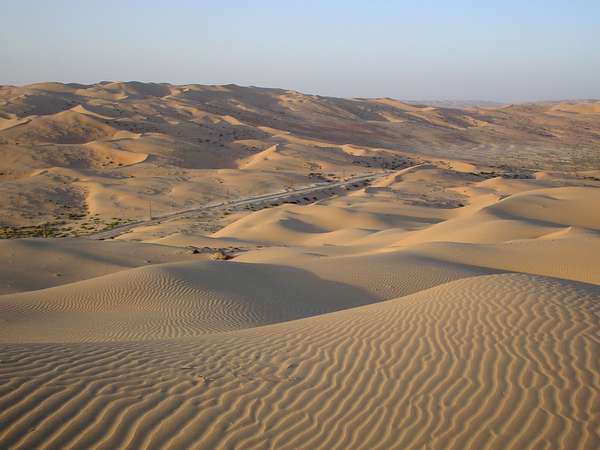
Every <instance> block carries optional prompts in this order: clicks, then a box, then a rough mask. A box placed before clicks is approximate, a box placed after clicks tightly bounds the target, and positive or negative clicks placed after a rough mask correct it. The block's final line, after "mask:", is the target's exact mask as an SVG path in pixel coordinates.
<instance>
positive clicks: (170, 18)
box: [0, 0, 600, 102]
mask: <svg viewBox="0 0 600 450" xmlns="http://www.w3.org/2000/svg"><path fill="white" fill-rule="evenodd" d="M103 80H111V81H112V80H121V81H130V80H138V81H154V82H169V83H174V84H187V83H199V84H228V83H236V84H239V85H252V86H264V87H278V88H285V89H294V90H298V91H301V92H304V93H310V94H320V95H330V96H338V97H393V98H398V99H406V100H490V101H501V102H507V101H510V102H518V101H538V100H556V99H583V98H600V0H587V1H582V0H580V1H578V0H573V1H554V0H546V1H537V0H520V1H514V0H502V1H500V0H497V1H485V0H480V1H466V0H446V1H441V0H440V1H427V0H423V1H382V0H370V1H366V0H365V1H355V0H343V1H342V0H331V1H326V0H322V1H310V0H305V1H293V0H279V1H261V0H254V1H252V0H248V1H235V0H230V1H227V0H221V1H212V0H206V1H202V0H197V1H169V2H167V1H154V0H145V1H127V0H121V1H114V0H103V1H96V0H79V1H66V0H45V1H42V0H38V1H33V0H19V1H14V0H0V84H14V85H22V84H29V83H34V82H42V81H61V82H78V83H86V84H87V83H95V82H98V81H103Z"/></svg>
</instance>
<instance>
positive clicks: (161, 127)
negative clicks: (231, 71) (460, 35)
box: [0, 81, 600, 450]
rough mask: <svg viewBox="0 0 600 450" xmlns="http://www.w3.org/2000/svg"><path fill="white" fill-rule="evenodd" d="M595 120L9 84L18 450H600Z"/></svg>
mask: <svg viewBox="0 0 600 450" xmlns="http://www.w3.org/2000/svg"><path fill="white" fill-rule="evenodd" d="M448 106H450V107H448ZM596 109H597V105H596V103H594V102H561V103H543V104H529V105H507V106H502V107H500V106H498V105H484V106H481V105H478V104H475V103H470V104H469V105H468V107H465V108H463V107H460V105H459V104H456V103H449V104H443V103H442V104H431V105H422V104H408V103H403V102H399V101H397V100H393V99H387V98H383V99H382V98H378V99H338V98H331V97H322V96H314V95H305V94H302V93H299V92H294V91H288V90H283V89H266V88H254V87H252V88H245V87H240V86H236V85H225V86H200V85H181V86H174V85H169V84H158V83H139V82H118V81H106V82H101V83H97V84H94V85H82V84H60V83H40V84H36V85H30V86H23V87H14V86H9V87H0V160H2V164H1V167H0V194H1V195H0V237H2V238H8V239H2V240H0V260H1V261H2V263H3V264H1V265H0V448H2V449H4V448H15V449H17V448H19V449H21V448H48V449H53V448H56V449H64V448H77V449H79V448H86V449H87V448H102V449H115V448H131V449H137V448H156V449H159V448H160V449H162V448H182V449H183V448H206V449H221V448H222V449H230V448H243V449H251V448H256V449H265V448H273V449H286V448H289V449H298V448H306V449H320V448H323V449H331V448H339V449H396V448H397V449H415V450H416V449H440V450H441V449H444V450H445V449H461V450H462V449H467V448H469V449H509V448H510V449H540V448H557V449H565V450H571V449H582V450H592V449H594V450H595V449H597V448H599V447H600V437H599V433H598V430H599V429H600V418H599V415H598V405H599V404H600V365H599V362H600V341H599V339H598V337H599V336H600V270H599V268H600V214H599V211H598V208H597V205H599V204H600V194H599V193H600V171H599V170H598V164H597V161H598V160H597V155H596V153H597V150H598V148H599V147H598V139H597V137H598V130H599V129H600V123H599V122H598V117H599V116H598V114H597V111H596ZM365 174H370V175H369V176H368V177H363V175H365ZM373 174H376V178H375V179H373ZM357 175H361V177H357ZM341 180H349V181H347V182H344V183H341ZM369 180H371V181H369ZM306 186H312V187H311V188H310V189H309V190H306V189H300V187H306ZM332 186H333V187H332ZM317 188H318V189H317ZM307 192H309V193H307ZM265 193H277V195H276V196H269V199H268V201H267V200H265V197H264V195H263V194H265ZM259 194H260V195H263V196H262V197H260V199H259V200H257V199H256V198H254V199H252V200H251V201H250V200H249V198H251V197H256V196H257V195H259ZM42 236H44V237H45V238H42ZM56 237H59V238H56ZM97 239H105V240H97Z"/></svg>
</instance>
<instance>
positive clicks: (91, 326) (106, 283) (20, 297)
mask: <svg viewBox="0 0 600 450" xmlns="http://www.w3.org/2000/svg"><path fill="white" fill-rule="evenodd" d="M372 301H374V298H373V297H372V296H370V295H369V294H368V293H367V292H365V291H363V290H361V289H359V288H356V287H354V288H352V287H349V286H345V285H341V284H338V283H334V282H331V281H326V280H321V279H319V278H318V277H316V276H314V275H312V274H310V273H307V272H303V271H301V270H298V269H293V268H285V267H280V266H269V265H266V264H260V265H255V264H242V263H235V262H234V263H225V262H218V261H209V262H184V263H174V264H163V265H152V266H150V267H143V268H137V269H130V270H124V271H120V272H118V273H115V274H111V275H106V276H102V277H97V278H94V279H91V280H88V281H81V282H78V283H72V284H67V285H63V286H58V287H54V288H50V289H44V290H40V291H34V292H27V293H22V294H11V295H6V296H0V316H1V317H2V319H3V322H4V323H3V327H2V330H1V331H0V341H4V342H14V341H15V340H17V341H19V342H81V341H83V342H87V341H106V340H113V341H127V340H134V341H140V340H146V339H165V338H173V337H181V336H194V335H199V334H204V333H214V332H219V331H226V330H231V329H239V328H248V327H253V326H259V325H264V324H268V323H273V322H282V321H286V320H292V319H297V318H300V317H306V316H311V315H315V314H321V313H325V312H330V311H335V310H339V309H345V308H350V307H354V306H359V305H363V304H366V303H370V302H372ZM40 321H43V322H44V323H45V325H44V327H42V328H40V326H39V324H40Z"/></svg>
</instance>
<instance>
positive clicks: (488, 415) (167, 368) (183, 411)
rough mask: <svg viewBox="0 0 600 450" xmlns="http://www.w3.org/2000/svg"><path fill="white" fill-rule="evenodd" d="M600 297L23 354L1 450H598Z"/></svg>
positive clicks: (468, 287)
mask: <svg viewBox="0 0 600 450" xmlns="http://www.w3.org/2000/svg"><path fill="white" fill-rule="evenodd" d="M599 295H600V291H599V290H598V288H597V287H595V286H590V285H585V284H578V283H574V282H559V281H556V280H553V279H548V278H537V277H532V276H526V275H494V276H487V277H475V278H470V279H466V280H460V281H455V282H453V283H450V284H447V285H443V286H440V287H437V288H434V289H431V290H427V291H423V292H421V293H418V294H415V295H413V296H411V297H405V298H400V299H396V300H391V301H388V302H385V303H382V304H377V305H371V306H366V307H363V308H359V309H351V310H348V311H343V312H338V313H334V314H330V315H325V316H320V317H316V318H308V319H304V320H299V321H294V322H288V323H285V324H280V325H271V326H267V327H259V328H253V329H250V330H243V331H235V332H231V333H226V334H218V335H212V336H206V337H203V338H195V339H194V340H189V339H185V340H176V341H166V342H164V343H158V344H152V345H151V344H148V343H146V344H144V343H135V342H134V343H116V344H111V345H110V346H108V345H106V344H71V345H64V344H63V345H59V344H45V345H36V346H32V345H11V346H9V347H6V349H5V350H4V352H3V356H2V358H3V364H2V366H0V377H2V379H3V381H4V385H5V386H6V387H7V388H8V389H6V390H4V395H3V396H2V398H0V402H1V403H2V404H3V414H2V423H3V427H2V428H3V431H2V434H0V442H2V443H3V446H21V447H29V448H31V447H34V446H39V445H43V446H44V447H46V448H65V447H76V448H81V447H95V446H98V447H110V448H123V447H129V448H140V447H145V448H165V447H169V448H189V447H194V448H232V447H236V448H424V447H427V446H429V447H430V448H457V449H458V448H469V447H471V448H507V447H512V448H536V447H539V446H543V445H546V444H547V443H549V442H555V443H556V442H560V443H561V446H563V447H564V448H588V449H591V448H594V447H595V446H597V445H598V443H599V441H598V436H597V434H596V432H595V431H594V430H595V428H596V427H597V425H598V424H597V422H594V421H595V420H597V419H594V418H593V417H594V414H595V413H594V404H595V403H597V401H598V400H599V398H598V392H597V390H595V389H594V383H596V382H597V378H596V377H597V373H598V366H597V360H598V359H597V358H596V357H594V356H595V355H597V354H598V350H599V347H598V342H597V335H598V332H599V331H600V330H598V323H599V319H600V317H598V313H599V311H598V298H599ZM566 349H568V351H565V350H566ZM25 355H26V356H25ZM42 368H43V369H42ZM59 368H60V370H58V369H59ZM40 369H42V370H40ZM563 399H569V400H568V401H564V400H563ZM159 424H160V426H158V425H159ZM32 430H33V431H32Z"/></svg>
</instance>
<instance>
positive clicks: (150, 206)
mask: <svg viewBox="0 0 600 450" xmlns="http://www.w3.org/2000/svg"><path fill="white" fill-rule="evenodd" d="M148 216H149V217H150V220H152V200H148Z"/></svg>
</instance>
